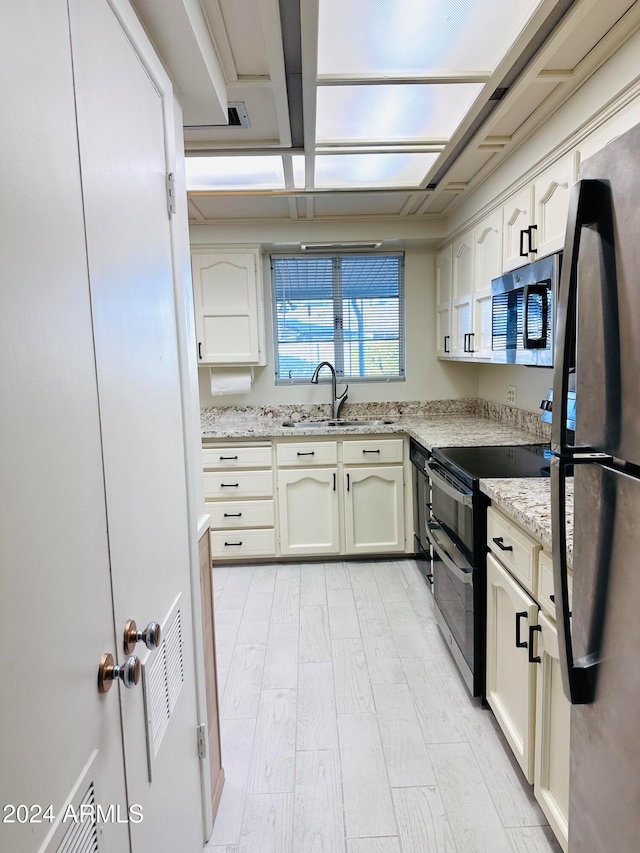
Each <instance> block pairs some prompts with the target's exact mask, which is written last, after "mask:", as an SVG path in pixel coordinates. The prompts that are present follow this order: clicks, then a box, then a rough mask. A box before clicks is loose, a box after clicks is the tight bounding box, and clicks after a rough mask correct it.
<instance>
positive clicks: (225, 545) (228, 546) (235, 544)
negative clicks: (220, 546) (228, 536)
mask: <svg viewBox="0 0 640 853" xmlns="http://www.w3.org/2000/svg"><path fill="white" fill-rule="evenodd" d="M240 545H242V542H225V543H224V547H225V548H232V547H237V546H240Z"/></svg>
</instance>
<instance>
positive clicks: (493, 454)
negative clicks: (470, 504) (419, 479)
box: [433, 444, 551, 489]
mask: <svg viewBox="0 0 640 853" xmlns="http://www.w3.org/2000/svg"><path fill="white" fill-rule="evenodd" d="M433 457H434V459H435V460H436V461H437V462H439V463H440V464H441V465H443V466H444V467H445V468H447V469H448V470H449V471H450V472H451V473H452V474H454V476H457V477H458V478H459V479H460V480H462V481H463V482H464V483H465V484H466V485H467V486H468V487H470V488H476V489H477V488H478V481H479V480H484V479H489V478H491V477H501V478H506V477H548V476H549V470H550V469H549V460H550V458H551V449H550V445H549V444H525V445H521V446H516V447H500V446H498V447H437V448H434V450H433Z"/></svg>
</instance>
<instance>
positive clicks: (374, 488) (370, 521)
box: [344, 465, 405, 554]
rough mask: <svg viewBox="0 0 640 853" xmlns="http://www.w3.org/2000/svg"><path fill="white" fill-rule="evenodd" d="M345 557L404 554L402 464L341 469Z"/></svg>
mask: <svg viewBox="0 0 640 853" xmlns="http://www.w3.org/2000/svg"><path fill="white" fill-rule="evenodd" d="M344 495H345V537H346V552H347V554H375V553H393V552H396V551H404V549H405V537H404V469H403V467H402V465H386V466H383V465H381V466H378V467H376V468H362V467H358V468H345V471H344Z"/></svg>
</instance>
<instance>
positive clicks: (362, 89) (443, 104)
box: [316, 83, 484, 143]
mask: <svg viewBox="0 0 640 853" xmlns="http://www.w3.org/2000/svg"><path fill="white" fill-rule="evenodd" d="M483 88H484V84H482V83H436V84H433V85H397V86H396V85H389V86H382V85H380V86H377V85H371V86H319V87H318V93H317V118H316V138H317V141H318V142H319V143H322V142H351V141H362V142H400V141H412V142H413V141H419V140H426V139H445V140H446V139H449V138H450V137H451V136H452V135H453V134H454V132H455V130H456V129H457V127H458V126H459V125H460V122H461V121H462V119H463V118H464V117H465V115H466V114H467V112H468V111H469V109H470V108H471V105H472V104H473V102H474V101H475V99H476V98H477V97H478V95H479V94H480V92H481V91H482V89H483Z"/></svg>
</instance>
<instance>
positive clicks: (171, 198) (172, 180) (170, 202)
mask: <svg viewBox="0 0 640 853" xmlns="http://www.w3.org/2000/svg"><path fill="white" fill-rule="evenodd" d="M167 210H168V212H169V216H173V215H174V214H175V213H177V212H178V201H177V197H176V176H175V175H174V173H173V172H167Z"/></svg>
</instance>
